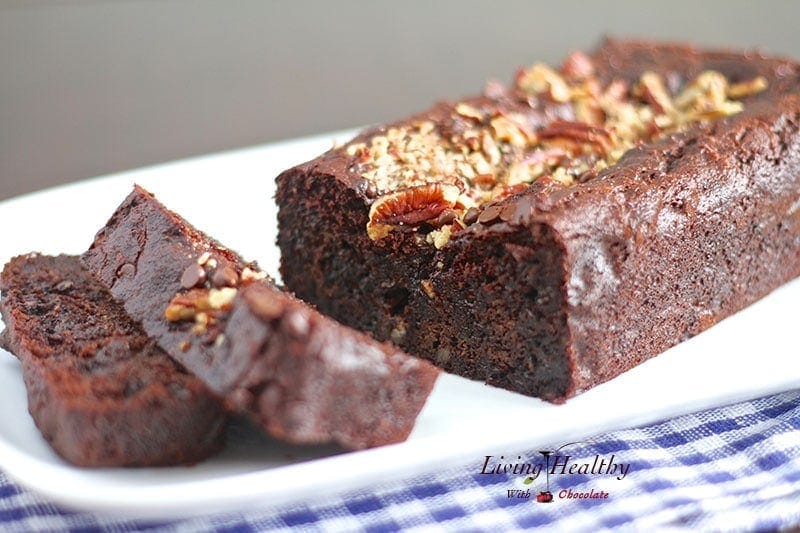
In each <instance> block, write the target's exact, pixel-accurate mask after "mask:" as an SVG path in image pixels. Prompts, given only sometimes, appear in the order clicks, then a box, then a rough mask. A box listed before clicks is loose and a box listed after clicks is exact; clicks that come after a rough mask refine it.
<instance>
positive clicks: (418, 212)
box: [367, 183, 460, 241]
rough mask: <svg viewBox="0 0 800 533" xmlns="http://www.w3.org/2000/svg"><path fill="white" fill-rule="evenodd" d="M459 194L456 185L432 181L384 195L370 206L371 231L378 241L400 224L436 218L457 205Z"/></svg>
mask: <svg viewBox="0 0 800 533" xmlns="http://www.w3.org/2000/svg"><path fill="white" fill-rule="evenodd" d="M459 194H460V191H459V189H458V187H456V186H455V185H448V184H444V183H430V184H427V185H420V186H417V187H410V188H408V189H403V190H401V191H397V192H393V193H391V194H387V195H385V196H382V197H380V198H378V199H377V200H375V202H374V203H373V204H372V206H371V207H370V210H369V222H367V234H368V235H369V237H370V239H372V240H373V241H377V240H380V239H382V238H384V237H386V236H387V235H388V234H389V233H390V232H391V231H392V229H394V228H395V227H397V226H416V225H418V224H421V223H422V222H425V221H426V220H431V219H434V218H436V217H438V216H439V215H440V214H441V213H442V211H444V210H445V209H451V208H453V207H454V206H455V205H456V201H457V200H458V196H459Z"/></svg>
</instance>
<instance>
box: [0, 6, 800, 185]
mask: <svg viewBox="0 0 800 533" xmlns="http://www.w3.org/2000/svg"><path fill="white" fill-rule="evenodd" d="M799 20H800V2H793V1H771V2H767V1H762V2H758V1H755V0H751V1H725V0H719V1H700V0H695V1H681V0H671V1H669V2H660V3H648V2H637V1H632V0H631V1H623V0H617V1H611V2H585V1H584V2H580V1H558V0H548V1H546V2H522V1H516V2H512V1H509V2H490V1H483V2H480V1H440V2H432V1H427V2H426V1H411V0H405V1H403V0H401V1H392V2H367V1H364V2H358V1H344V2H322V1H320V2H312V1H308V0H302V1H292V2H289V1H285V2H277V1H275V2H271V1H244V0H243V1H216V2H211V1H178V0H173V1H167V0H165V1H154V0H138V1H104V2H100V1H63V0H62V1H41V0H38V1H34V0H28V1H22V0H0V198H5V197H9V196H12V195H16V194H20V193H24V192H27V191H32V190H36V189H40V188H44V187H47V186H50V185H54V184H58V183H64V182H68V181H72V180H76V179H81V178H87V177H91V176H95V175H99V174H105V173H108V172H114V171H118V170H124V169H128V168H134V167H137V166H142V165H148V164H153V163H158V162H162V161H167V160H171V159H176V158H181V157H187V156H191V155H196V154H202V153H206V152H211V151H219V150H226V149H230V148H235V147H241V146H247V145H253V144H258V143H263V142H267V141H271V140H277V139H283V138H288V137H293V136H297V135H303V134H309V133H318V132H323V131H327V130H333V129H340V128H345V127H351V126H357V125H361V124H367V123H372V122H380V121H384V120H388V119H391V118H397V117H399V116H402V115H404V114H407V113H410V112H412V111H415V110H419V109H421V108H424V107H425V106H427V105H429V104H430V103H432V102H433V101H435V100H436V99H437V98H442V97H455V96H458V95H461V94H468V93H471V92H475V91H478V90H480V88H481V87H482V86H483V83H484V80H485V79H487V78H490V77H494V78H498V79H501V80H504V81H505V80H509V79H510V78H511V76H512V74H513V72H514V70H515V69H516V67H517V66H519V65H521V64H526V63H529V62H532V61H534V60H539V59H543V60H546V61H550V62H556V61H558V60H559V59H560V58H561V57H563V55H564V54H565V53H567V52H568V51H569V50H571V49H573V48H577V47H588V46H591V45H592V44H593V43H595V42H596V41H597V39H598V38H599V37H600V36H601V35H602V34H605V33H610V34H619V35H638V36H648V37H659V38H668V39H690V40H693V41H695V42H698V43H701V44H709V45H735V46H762V47H764V48H766V49H768V50H770V51H773V52H778V53H782V54H787V55H792V56H795V57H800V32H799V31H798V21H799Z"/></svg>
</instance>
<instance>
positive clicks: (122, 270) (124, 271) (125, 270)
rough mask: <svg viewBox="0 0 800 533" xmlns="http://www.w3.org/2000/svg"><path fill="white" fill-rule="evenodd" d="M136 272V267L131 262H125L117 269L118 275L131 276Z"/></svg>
mask: <svg viewBox="0 0 800 533" xmlns="http://www.w3.org/2000/svg"><path fill="white" fill-rule="evenodd" d="M134 274H136V267H135V266H133V265H132V264H130V263H125V264H124V265H122V266H121V267H119V268H118V269H117V277H120V278H129V277H131V276H133V275H134Z"/></svg>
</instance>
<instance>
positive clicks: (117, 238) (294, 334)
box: [83, 187, 438, 449]
mask: <svg viewBox="0 0 800 533" xmlns="http://www.w3.org/2000/svg"><path fill="white" fill-rule="evenodd" d="M83 260H84V263H85V264H86V265H87V267H88V268H89V269H90V270H91V271H92V272H93V273H94V274H95V275H96V276H97V277H98V278H99V279H100V280H101V281H102V283H104V284H105V285H106V286H107V287H109V288H110V290H111V292H112V293H113V294H114V296H116V297H117V298H118V299H120V300H121V301H123V302H124V305H125V309H126V310H127V311H128V313H130V314H131V316H133V317H135V318H136V319H138V320H141V321H142V324H143V326H144V329H145V331H147V333H148V334H149V335H151V336H152V337H153V338H155V339H157V340H158V342H159V344H160V346H161V347H162V348H163V349H164V350H165V351H167V352H168V353H169V354H170V355H171V356H172V357H173V358H175V359H176V360H177V361H179V362H180V363H182V364H183V365H185V366H186V367H187V368H188V369H189V370H191V371H192V372H193V373H194V374H195V375H197V376H198V377H200V378H201V379H202V380H203V381H204V382H205V383H206V384H207V385H208V386H209V387H210V388H211V389H212V390H214V391H215V392H216V393H217V394H219V395H220V396H222V397H224V398H225V401H226V403H227V405H228V407H229V408H230V409H232V410H233V411H235V412H237V413H243V414H246V415H248V416H249V417H250V418H251V419H253V420H254V421H255V422H256V423H257V424H258V425H259V426H260V427H262V428H263V429H264V430H265V431H266V432H267V433H269V434H270V435H272V436H274V437H277V438H280V439H284V440H286V441H289V442H294V443H323V442H335V443H338V444H340V445H342V446H344V447H346V448H352V449H359V448H366V447H371V446H378V445H382V444H388V443H393V442H399V441H402V440H404V439H405V438H406V437H407V436H408V434H409V433H410V431H411V429H412V428H413V426H414V421H415V419H416V416H417V414H418V413H419V411H420V409H422V406H423V405H424V403H425V400H426V399H427V396H428V394H429V393H430V391H431V389H432V387H433V384H434V381H435V379H436V377H437V375H438V371H437V369H436V368H435V367H434V366H433V365H430V364H429V363H427V362H425V361H422V360H419V359H416V358H414V357H410V356H408V355H406V354H404V353H402V352H401V351H400V350H398V349H397V348H395V347H394V346H392V345H390V344H381V343H378V342H377V341H375V340H373V339H372V338H370V337H368V336H367V335H365V334H363V333H360V332H356V331H354V330H351V329H349V328H346V327H344V326H342V325H340V324H338V323H336V322H334V321H333V320H331V319H329V318H327V317H324V316H322V315H321V314H319V313H318V312H316V311H315V310H314V309H312V308H311V307H309V306H308V305H306V304H304V303H302V302H300V301H299V300H297V299H295V298H294V297H292V296H291V295H289V294H287V293H285V292H283V291H281V290H279V289H278V288H276V287H275V285H274V284H273V282H272V281H271V280H269V279H267V278H266V275H265V274H263V273H262V272H260V271H259V270H258V268H257V267H256V266H255V265H254V264H248V263H245V261H244V260H242V259H241V258H240V257H239V256H238V255H236V254H235V253H233V252H231V251H230V250H228V249H226V248H224V247H222V246H221V245H220V244H218V243H217V242H215V241H214V240H212V239H211V238H209V237H208V236H206V235H204V234H202V233H200V232H199V231H197V230H196V229H194V228H193V227H191V226H190V225H189V224H188V223H187V222H186V221H184V220H183V219H181V218H180V217H179V216H178V215H176V214H174V213H172V212H170V211H168V210H167V209H166V208H165V207H164V206H162V205H161V204H160V203H159V202H158V201H156V200H155V198H154V197H153V196H152V195H151V194H149V193H148V192H146V191H144V190H143V189H141V188H139V187H136V188H135V189H134V191H133V192H132V193H131V194H130V196H129V197H128V198H127V199H126V200H125V201H124V202H123V203H122V205H121V206H120V207H119V208H118V209H117V211H116V213H115V214H114V215H113V216H112V217H111V220H110V221H109V222H108V225H107V226H106V227H105V228H103V229H102V230H101V231H100V232H99V233H98V234H97V237H96V239H95V241H94V244H93V245H92V247H91V248H90V249H89V250H88V251H87V252H86V253H85V254H84V256H83Z"/></svg>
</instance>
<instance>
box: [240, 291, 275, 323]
mask: <svg viewBox="0 0 800 533" xmlns="http://www.w3.org/2000/svg"><path fill="white" fill-rule="evenodd" d="M244 294H245V298H246V299H247V303H248V304H250V309H252V311H253V312H254V313H255V314H256V315H258V316H259V317H261V318H265V319H267V320H273V319H275V318H278V317H280V316H281V315H282V314H283V306H282V305H281V304H280V303H279V302H278V300H277V299H276V298H272V297H270V296H269V295H266V294H252V293H250V292H245V293H244Z"/></svg>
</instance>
